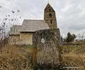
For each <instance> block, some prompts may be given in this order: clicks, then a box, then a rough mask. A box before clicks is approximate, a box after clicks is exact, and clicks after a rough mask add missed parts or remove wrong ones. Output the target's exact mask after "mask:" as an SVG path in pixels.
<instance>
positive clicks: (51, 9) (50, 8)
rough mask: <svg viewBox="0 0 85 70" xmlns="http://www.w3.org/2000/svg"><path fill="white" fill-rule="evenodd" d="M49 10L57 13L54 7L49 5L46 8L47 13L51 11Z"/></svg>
mask: <svg viewBox="0 0 85 70" xmlns="http://www.w3.org/2000/svg"><path fill="white" fill-rule="evenodd" d="M49 10H50V11H53V12H55V11H54V9H53V8H52V6H51V5H50V4H49V3H48V4H47V5H46V7H45V11H49Z"/></svg>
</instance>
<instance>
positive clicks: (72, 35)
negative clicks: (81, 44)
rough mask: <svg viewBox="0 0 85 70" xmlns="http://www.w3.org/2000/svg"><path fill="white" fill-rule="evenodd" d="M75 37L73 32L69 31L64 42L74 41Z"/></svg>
mask: <svg viewBox="0 0 85 70" xmlns="http://www.w3.org/2000/svg"><path fill="white" fill-rule="evenodd" d="M75 38H76V35H75V34H71V33H70V32H68V34H67V37H66V42H72V41H74V39H75Z"/></svg>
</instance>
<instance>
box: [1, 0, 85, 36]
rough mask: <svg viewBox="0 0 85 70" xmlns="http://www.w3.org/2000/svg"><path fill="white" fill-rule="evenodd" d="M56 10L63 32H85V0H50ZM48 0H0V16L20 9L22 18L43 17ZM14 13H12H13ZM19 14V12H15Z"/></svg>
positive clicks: (59, 25)
mask: <svg viewBox="0 0 85 70" xmlns="http://www.w3.org/2000/svg"><path fill="white" fill-rule="evenodd" d="M49 2H50V4H51V5H52V7H53V8H54V9H55V11H56V17H57V23H58V27H59V28H60V31H61V34H63V35H65V34H66V33H67V32H72V33H76V34H78V33H83V32H85V0H49ZM47 3H48V0H0V6H2V8H0V18H2V17H4V16H5V15H7V14H11V11H12V10H14V11H17V10H18V9H19V10H20V13H18V16H19V15H20V16H21V17H22V19H24V18H27V19H43V16H44V15H43V14H44V8H45V6H46V4H47ZM11 15H12V14H11ZM15 15H17V13H16V14H15Z"/></svg>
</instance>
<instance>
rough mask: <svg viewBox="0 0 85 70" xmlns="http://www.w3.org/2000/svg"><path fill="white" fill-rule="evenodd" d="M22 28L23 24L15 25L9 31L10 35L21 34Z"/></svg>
mask: <svg viewBox="0 0 85 70" xmlns="http://www.w3.org/2000/svg"><path fill="white" fill-rule="evenodd" d="M21 28H22V26H21V25H13V26H12V28H11V30H10V32H9V35H19V33H20V30H21Z"/></svg>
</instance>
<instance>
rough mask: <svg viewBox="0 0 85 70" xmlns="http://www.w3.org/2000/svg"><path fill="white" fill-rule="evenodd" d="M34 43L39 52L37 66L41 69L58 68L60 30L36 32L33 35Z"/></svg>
mask: <svg viewBox="0 0 85 70" xmlns="http://www.w3.org/2000/svg"><path fill="white" fill-rule="evenodd" d="M33 36H34V37H33V43H34V46H35V47H36V48H37V50H38V52H37V55H36V58H37V59H36V60H37V64H38V65H39V66H41V67H58V66H59V64H60V61H59V46H60V31H59V29H48V30H40V31H36V32H35V33H34V35H33Z"/></svg>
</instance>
